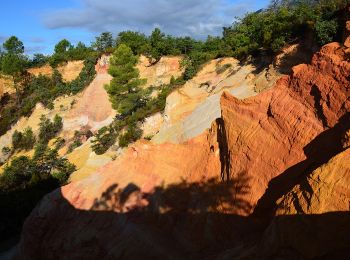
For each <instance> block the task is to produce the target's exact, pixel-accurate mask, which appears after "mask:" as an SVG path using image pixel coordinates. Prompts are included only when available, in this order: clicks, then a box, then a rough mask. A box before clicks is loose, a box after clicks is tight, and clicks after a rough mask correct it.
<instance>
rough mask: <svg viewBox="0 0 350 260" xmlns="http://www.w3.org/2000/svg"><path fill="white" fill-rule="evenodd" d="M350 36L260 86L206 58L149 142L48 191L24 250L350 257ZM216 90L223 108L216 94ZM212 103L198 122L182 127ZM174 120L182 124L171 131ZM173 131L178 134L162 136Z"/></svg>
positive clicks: (63, 254) (22, 253) (246, 72)
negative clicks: (218, 69)
mask: <svg viewBox="0 0 350 260" xmlns="http://www.w3.org/2000/svg"><path fill="white" fill-rule="evenodd" d="M348 29H350V28H348ZM348 41H349V38H347V39H346V40H345V45H343V44H340V43H336V42H334V43H330V44H327V45H325V46H323V47H322V48H321V49H320V51H319V52H317V53H315V54H314V55H313V58H312V60H311V62H310V63H309V64H300V65H297V66H295V67H293V68H292V69H291V74H290V75H288V76H286V75H285V76H282V77H281V78H280V79H279V80H277V82H276V79H277V76H276V78H274V77H272V78H270V77H269V79H271V80H270V82H267V83H268V84H267V83H266V81H265V84H264V87H265V88H266V89H267V90H266V91H263V93H259V94H258V93H257V92H254V90H256V89H254V86H256V85H257V82H260V79H261V77H263V76H262V74H260V73H258V74H255V75H254V74H253V75H252V76H251V74H252V71H254V69H252V68H251V67H250V65H249V64H248V65H245V66H238V65H237V63H236V61H235V60H232V59H223V60H213V61H211V62H209V63H208V64H207V65H205V66H204V67H203V69H202V70H201V71H200V72H199V73H198V75H197V76H196V77H195V78H193V80H191V81H189V82H187V83H186V84H185V85H184V86H182V87H181V88H179V89H177V90H176V91H174V92H173V93H172V94H170V95H169V97H168V99H167V106H166V109H165V113H164V115H165V118H164V122H165V123H164V124H163V126H162V127H161V129H160V132H159V134H158V135H156V136H155V137H154V140H153V143H152V142H149V141H145V140H142V141H139V142H137V143H136V144H133V145H131V147H129V148H128V149H126V150H125V151H124V152H123V153H122V154H121V155H120V156H119V157H117V158H116V159H115V160H114V161H111V162H109V163H107V164H106V165H104V166H103V167H101V168H99V169H98V170H96V172H95V173H94V174H91V175H90V176H86V178H84V179H82V180H81V181H73V182H72V183H70V184H68V185H66V186H64V187H62V188H61V189H58V190H56V191H55V192H53V193H51V194H49V195H48V196H46V197H45V198H44V199H43V200H42V201H41V203H40V204H39V205H38V206H37V207H36V209H35V210H34V211H33V212H32V214H31V215H30V217H29V218H28V219H27V220H26V223H25V226H24V231H23V234H22V238H21V242H20V245H19V247H18V252H17V258H16V259H26V258H33V259H35V258H36V257H37V256H45V258H55V257H57V256H59V257H60V258H67V257H68V258H69V257H72V256H74V257H75V258H84V259H96V258H100V257H104V256H108V257H111V258H120V257H123V258H129V259H130V258H132V259H136V258H139V257H143V258H166V259H183V258H186V259H187V258H189V259H193V258H194V259H202V258H205V257H209V258H218V259H232V258H234V259H235V258H238V259H253V258H258V259H280V258H282V259H286V258H287V259H315V258H322V257H323V258H325V259H334V258H342V259H345V258H346V257H347V256H349V245H350V241H349V237H348V232H349V228H350V226H349V223H350V222H349V214H348V210H349V205H348V202H349V201H348V200H349V197H350V191H349V185H348V182H349V178H348V175H349V169H348V168H349V167H348V159H349V158H348V157H349V152H348V148H349V142H348V141H349V140H348V139H349V138H348V137H349V136H348V135H349V134H348V130H349V127H350V125H349V122H350V121H349V118H348V115H349V112H350V104H349V99H348V97H349V86H350V82H349V76H350V62H349V59H348V53H349V52H350V49H349V48H350V46H349V45H348ZM226 62H227V63H230V64H231V66H230V68H229V69H227V71H225V72H224V73H216V72H215V71H214V68H215V67H216V66H217V64H225V63H226ZM232 70H234V71H235V73H232ZM263 75H266V72H265V74H263ZM276 75H278V74H276ZM265 80H266V78H265ZM208 81H211V82H208ZM275 82H276V83H275ZM203 83H205V84H204V85H203ZM235 83H237V85H236V84H235ZM270 83H271V86H272V85H274V86H273V87H270ZM242 86H244V89H243V87H242ZM203 88H204V89H203ZM223 91H224V92H223ZM85 93H86V92H85ZM222 93H223V94H222ZM235 95H236V97H235ZM220 96H221V97H220ZM249 96H250V97H249ZM217 97H220V100H219V101H220V109H221V113H220V111H219V112H217V111H215V107H216V106H215V105H213V106H212V108H210V105H208V103H210V102H217V101H215V99H217ZM211 99H213V100H214V101H209V100H211ZM201 111H202V112H201ZM208 111H212V112H213V115H211V114H210V113H209V116H207V118H203V119H202V118H200V120H202V121H203V122H204V123H203V124H202V125H201V123H200V122H198V123H197V122H196V123H195V124H196V125H197V124H198V125H199V126H198V130H193V129H192V128H191V127H188V128H186V124H189V121H190V120H191V118H193V115H197V117H198V116H199V115H203V116H204V115H208ZM201 113H202V114H201ZM191 116H192V117H191ZM203 116H202V117H203ZM215 117H218V118H217V119H215ZM212 118H213V119H212ZM214 119H215V120H214ZM209 120H212V124H211V126H210V129H207V130H205V129H206V128H207V125H208V123H207V122H206V121H209ZM176 124H179V125H180V126H181V127H183V126H185V127H184V128H182V129H181V127H180V126H179V127H178V128H177V129H176V130H173V132H171V130H164V129H169V128H171V127H174V128H176V127H175V126H176ZM184 129H185V130H184ZM186 129H189V130H186ZM165 131H169V133H168V134H163V136H165V138H164V137H162V138H164V139H163V140H164V141H169V140H171V139H173V140H175V143H170V142H165V143H163V140H162V138H160V137H159V136H161V135H162V133H164V132H165ZM191 131H193V132H191ZM197 131H198V132H202V133H201V134H199V133H197ZM173 133H174V134H173ZM197 134H199V135H198V136H196V137H194V138H191V137H192V136H195V135H197ZM173 135H174V136H173ZM157 138H159V139H157ZM165 155H166V156H165ZM73 176H74V174H73ZM84 177H85V176H84ZM52 223H55V225H52ZM39 241H40V243H39ZM77 248H79V250H76V249H77Z"/></svg>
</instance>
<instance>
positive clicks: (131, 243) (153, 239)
mask: <svg viewBox="0 0 350 260" xmlns="http://www.w3.org/2000/svg"><path fill="white" fill-rule="evenodd" d="M240 176H241V177H240V178H239V179H232V180H230V181H229V182H217V181H215V180H214V179H211V180H209V181H203V182H196V183H188V182H186V181H182V182H180V183H178V184H172V185H170V186H167V187H166V186H158V187H156V188H155V189H154V191H153V192H151V193H144V192H142V190H141V189H140V188H139V187H138V186H137V185H135V184H133V183H130V184H129V185H127V186H126V187H125V188H121V187H119V185H118V184H113V185H111V186H110V187H108V188H107V189H106V190H105V192H104V193H103V194H102V195H101V197H99V198H96V199H95V200H94V203H93V205H92V206H91V208H90V209H89V210H80V209H76V208H74V206H73V205H71V204H70V203H69V202H68V201H67V200H66V199H65V198H64V196H63V195H62V194H61V190H57V191H56V192H55V193H52V194H50V195H49V196H47V197H45V199H44V200H43V201H42V202H41V204H39V206H38V207H37V208H36V209H35V210H34V212H33V213H32V214H31V216H30V217H29V218H28V220H27V221H26V223H25V226H24V233H23V234H22V238H21V243H20V245H19V246H18V251H17V255H16V256H15V258H14V259H45V260H46V259H141V258H142V259H216V258H220V257H222V258H223V259H225V258H226V259H235V258H241V259H242V258H243V259H281V257H282V259H304V257H308V258H310V256H311V258H312V257H313V256H315V255H316V256H333V254H339V252H342V254H341V256H345V255H348V254H349V252H350V251H349V250H347V249H349V245H350V241H349V239H350V237H349V236H347V234H348V232H349V231H350V221H349V220H350V218H349V214H348V213H339V212H334V213H329V214H324V215H313V216H307V215H296V216H278V217H275V218H274V219H273V220H272V221H271V222H270V223H268V224H269V225H266V223H264V222H263V221H261V220H260V219H259V218H256V217H254V216H246V217H245V216H242V215H240V214H239V213H238V212H240V211H242V210H243V212H245V211H247V212H248V211H249V210H250V207H251V205H250V204H249V203H248V202H246V201H245V200H244V199H243V198H240V196H242V195H243V194H246V193H247V192H249V187H248V186H247V181H248V179H247V178H246V177H244V176H245V174H243V173H242V174H241V175H240ZM51 203H54V204H53V205H54V206H52V204H51ZM339 223H340V226H337V225H336V224H339ZM305 227H307V228H305ZM314 228H317V229H316V230H318V233H317V234H316V237H317V239H316V240H313V241H309V242H308V241H307V239H310V238H313V237H314V236H315V233H314ZM339 228H342V229H341V230H340V231H339ZM332 229H333V230H332ZM281 236H283V239H280V238H281ZM329 236H332V237H333V238H334V241H331V243H329V241H328V240H329ZM338 240H339V241H340V242H339V243H338V242H337V241H338ZM348 242H349V243H348ZM303 243H304V244H305V243H309V244H310V245H311V247H310V248H311V249H309V248H307V246H306V248H304V247H303V246H302V245H303ZM327 243H328V244H327ZM327 246H328V247H327ZM318 248H321V249H322V250H320V252H321V253H320V254H318V253H317V252H318V251H317V250H316V249H318ZM315 250H316V251H315ZM296 256H298V257H299V258H296Z"/></svg>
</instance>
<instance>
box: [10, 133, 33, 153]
mask: <svg viewBox="0 0 350 260" xmlns="http://www.w3.org/2000/svg"><path fill="white" fill-rule="evenodd" d="M35 141H36V138H35V136H34V133H33V130H32V129H31V128H26V129H25V130H24V131H23V133H22V132H18V131H17V130H16V131H15V132H14V133H13V135H12V147H13V149H14V150H26V151H28V150H31V149H33V147H34V144H35Z"/></svg>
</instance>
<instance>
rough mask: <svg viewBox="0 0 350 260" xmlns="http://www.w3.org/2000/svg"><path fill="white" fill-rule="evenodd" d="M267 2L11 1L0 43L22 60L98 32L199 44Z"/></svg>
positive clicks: (4, 5) (4, 8) (4, 9)
mask: <svg viewBox="0 0 350 260" xmlns="http://www.w3.org/2000/svg"><path fill="white" fill-rule="evenodd" d="M268 2H269V0H59V1H48V0H11V1H4V2H3V3H1V15H0V24H1V27H0V43H1V42H3V41H4V40H5V39H6V38H8V37H9V36H11V35H15V36H17V37H18V38H19V39H20V40H22V41H23V42H24V46H25V51H26V53H27V54H28V55H31V54H33V53H44V54H50V53H52V51H53V48H54V45H55V44H56V43H57V42H58V41H60V40H61V39H63V38H66V39H68V40H69V41H70V42H71V43H73V44H76V43H77V42H78V41H82V42H84V43H86V44H90V43H91V42H92V41H93V40H94V38H95V36H97V35H99V34H100V33H101V32H104V31H110V32H112V33H113V34H114V35H115V36H116V35H117V34H118V33H119V32H121V31H125V30H133V31H138V32H143V33H145V34H150V33H151V32H152V30H153V29H154V28H155V27H159V28H160V29H161V30H162V31H164V32H165V33H166V34H172V35H176V36H192V37H194V38H197V39H205V37H206V36H207V35H221V33H222V27H223V26H228V25H230V24H231V23H232V22H233V21H234V19H235V17H239V16H242V15H243V14H245V13H247V12H249V11H256V10H259V9H261V8H264V7H266V6H267V5H268Z"/></svg>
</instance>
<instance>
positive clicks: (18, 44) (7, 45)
mask: <svg viewBox="0 0 350 260" xmlns="http://www.w3.org/2000/svg"><path fill="white" fill-rule="evenodd" d="M3 47H4V49H5V50H6V52H7V53H12V54H17V55H18V54H23V53H24V45H23V42H22V41H20V40H19V39H18V38H17V37H16V36H11V37H10V38H8V39H7V40H6V41H5V42H4V43H3Z"/></svg>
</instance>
